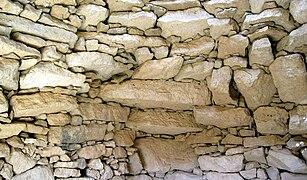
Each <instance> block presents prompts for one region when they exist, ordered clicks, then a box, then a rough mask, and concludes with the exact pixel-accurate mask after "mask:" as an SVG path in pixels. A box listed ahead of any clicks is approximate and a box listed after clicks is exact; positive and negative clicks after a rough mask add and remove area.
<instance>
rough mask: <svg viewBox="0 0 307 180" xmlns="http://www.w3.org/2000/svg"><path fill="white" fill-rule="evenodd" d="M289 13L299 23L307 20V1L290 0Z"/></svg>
mask: <svg viewBox="0 0 307 180" xmlns="http://www.w3.org/2000/svg"><path fill="white" fill-rule="evenodd" d="M290 13H291V15H292V16H293V18H294V19H295V21H297V22H298V23H300V24H304V23H306V22H307V17H306V14H307V2H306V1H305V0H291V1H290Z"/></svg>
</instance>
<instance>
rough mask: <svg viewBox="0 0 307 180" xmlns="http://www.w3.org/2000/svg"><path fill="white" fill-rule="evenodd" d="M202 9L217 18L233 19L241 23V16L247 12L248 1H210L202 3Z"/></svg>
mask: <svg viewBox="0 0 307 180" xmlns="http://www.w3.org/2000/svg"><path fill="white" fill-rule="evenodd" d="M203 6H204V8H205V9H206V11H208V12H209V13H211V14H214V15H215V16H216V17H217V18H234V19H236V20H237V21H238V22H241V21H242V20H241V18H242V16H243V15H244V14H245V12H246V11H249V10H250V8H249V3H248V0H232V1H227V0H211V1H207V2H204V3H203Z"/></svg>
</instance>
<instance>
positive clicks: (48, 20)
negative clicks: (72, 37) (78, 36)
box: [37, 13, 78, 33]
mask: <svg viewBox="0 0 307 180" xmlns="http://www.w3.org/2000/svg"><path fill="white" fill-rule="evenodd" d="M37 22H39V23H41V24H45V25H50V26H54V27H58V28H60V29H64V30H67V31H70V32H74V33H76V32H77V30H78V29H77V28H76V27H75V26H72V25H70V24H67V23H65V22H63V21H61V20H58V19H56V18H54V17H52V16H50V15H49V14H47V13H43V14H42V15H41V16H40V18H39V20H38V21H37Z"/></svg>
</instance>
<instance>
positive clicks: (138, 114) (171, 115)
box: [126, 110, 202, 135]
mask: <svg viewBox="0 0 307 180" xmlns="http://www.w3.org/2000/svg"><path fill="white" fill-rule="evenodd" d="M126 125H127V127H129V128H131V129H134V130H139V131H143V132H146V133H150V134H169V135H175V134H181V133H187V132H197V131H201V130H202V128H201V127H200V126H199V125H197V124H196V123H195V120H194V118H193V116H192V115H191V114H188V113H184V112H166V111H159V110H154V111H140V110H139V111H132V112H131V114H130V116H129V119H128V121H127V123H126Z"/></svg>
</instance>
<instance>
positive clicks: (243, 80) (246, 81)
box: [234, 69, 276, 110]
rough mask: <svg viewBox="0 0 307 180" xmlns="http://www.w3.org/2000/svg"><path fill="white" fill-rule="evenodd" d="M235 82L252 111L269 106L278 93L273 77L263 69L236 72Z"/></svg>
mask: <svg viewBox="0 0 307 180" xmlns="http://www.w3.org/2000/svg"><path fill="white" fill-rule="evenodd" d="M234 81H235V83H236V85H237V87H238V89H239V91H240V93H242V95H243V96H244V99H245V101H246V103H247V106H248V107H249V108H250V109H252V110H254V109H256V108H257V107H259V106H264V105H269V104H270V103H271V101H272V98H273V95H274V94H275V92H276V88H275V86H274V83H273V78H272V76H271V75H269V74H266V73H265V72H264V71H263V70H262V69H239V70H236V71H235V72H234Z"/></svg>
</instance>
